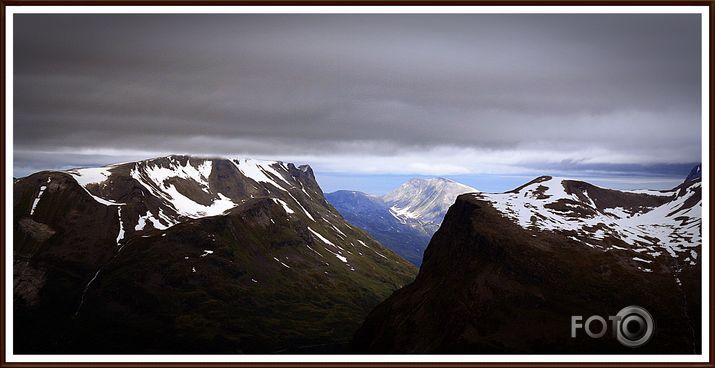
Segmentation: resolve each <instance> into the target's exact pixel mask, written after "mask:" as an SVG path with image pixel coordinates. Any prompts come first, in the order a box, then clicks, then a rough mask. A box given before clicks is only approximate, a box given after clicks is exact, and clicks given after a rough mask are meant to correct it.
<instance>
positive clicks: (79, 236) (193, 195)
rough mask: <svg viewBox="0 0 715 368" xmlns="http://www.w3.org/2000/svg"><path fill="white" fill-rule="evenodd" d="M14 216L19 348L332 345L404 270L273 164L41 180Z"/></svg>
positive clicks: (176, 164)
mask: <svg viewBox="0 0 715 368" xmlns="http://www.w3.org/2000/svg"><path fill="white" fill-rule="evenodd" d="M13 214H14V219H13V220H14V228H13V239H14V242H13V263H14V284H13V288H14V289H13V292H14V326H15V329H14V331H15V332H14V341H15V351H16V352H19V353H270V352H316V351H317V352H333V351H341V349H344V347H345V344H346V342H347V341H348V340H349V338H350V336H351V335H352V334H353V333H354V331H355V330H356V329H357V327H359V325H360V323H361V321H362V320H363V319H364V317H365V316H366V315H367V313H368V312H369V311H370V310H371V309H372V308H373V307H374V306H375V305H376V304H377V303H379V302H380V301H382V300H384V299H385V298H386V297H387V296H389V295H390V293H391V292H392V291H394V290H395V289H397V288H399V287H401V286H403V285H405V284H406V283H408V282H409V281H411V280H412V279H413V278H414V275H415V273H416V269H415V267H414V266H412V265H411V264H409V263H408V262H407V261H405V260H403V259H402V258H400V257H399V256H397V255H396V254H394V253H393V252H392V251H390V250H388V249H386V248H384V247H382V246H381V245H380V244H378V243H377V242H375V241H374V240H372V239H371V238H370V237H369V236H368V235H367V234H366V233H365V232H364V231H362V230H360V229H357V228H355V227H353V226H351V225H349V224H348V223H347V222H346V221H345V220H344V219H343V218H342V217H341V216H340V214H338V213H337V211H335V209H334V208H333V207H332V206H330V205H329V204H328V202H327V201H326V200H325V198H324V196H323V192H322V190H321V189H320V187H319V185H318V183H317V182H316V180H315V177H314V175H313V172H312V170H311V168H310V167H309V166H298V167H296V166H294V165H293V164H285V163H282V162H273V161H257V160H251V159H238V158H231V159H229V158H197V157H188V156H167V157H162V158H156V159H150V160H144V161H138V162H129V163H122V164H116V165H111V166H107V167H100V168H84V169H74V170H67V171H45V172H39V173H35V174H33V175H30V176H28V177H25V178H20V179H18V180H17V181H16V182H15V184H14V188H13Z"/></svg>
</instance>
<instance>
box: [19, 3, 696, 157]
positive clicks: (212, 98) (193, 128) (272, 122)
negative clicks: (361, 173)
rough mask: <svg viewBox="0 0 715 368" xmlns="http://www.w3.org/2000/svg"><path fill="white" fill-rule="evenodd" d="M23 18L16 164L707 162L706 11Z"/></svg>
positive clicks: (21, 23) (21, 22)
mask: <svg viewBox="0 0 715 368" xmlns="http://www.w3.org/2000/svg"><path fill="white" fill-rule="evenodd" d="M14 24H15V30H14V32H15V33H14V37H15V40H14V42H15V50H14V53H15V54H14V58H15V59H14V65H15V73H14V78H15V81H14V82H15V87H14V88H15V90H14V91H15V93H14V97H15V101H14V104H15V106H14V108H15V120H14V140H15V142H14V143H15V156H16V159H15V162H16V165H17V166H24V167H38V168H39V167H43V165H44V166H45V167H49V166H53V165H54V166H57V165H60V164H59V163H58V162H62V160H63V159H62V158H61V157H67V158H66V160H67V162H65V163H64V164H71V163H73V162H76V161H77V160H78V159H77V158H76V156H77V155H80V156H81V155H82V154H83V153H84V154H85V155H86V156H87V157H94V155H96V154H98V153H101V154H102V155H104V156H101V157H115V158H116V159H119V158H120V157H134V156H141V152H176V153H203V154H248V155H258V156H273V157H275V158H281V157H283V156H285V157H303V158H311V157H312V158H320V160H328V161H329V160H330V159H329V157H336V159H335V160H347V161H349V160H353V161H354V160H355V159H359V158H360V157H361V156H371V157H375V158H376V159H378V158H379V157H380V156H383V155H384V156H387V155H390V156H396V157H401V156H404V157H405V158H406V159H409V160H413V161H414V160H417V161H419V160H421V158H420V155H419V153H420V152H422V153H424V154H425V155H428V154H432V155H434V152H437V151H439V152H442V153H444V152H455V154H458V155H460V156H461V157H465V155H464V152H465V150H466V151H468V152H472V154H473V156H474V159H477V160H478V159H479V158H480V157H481V158H482V159H483V160H486V161H487V162H485V163H484V164H485V165H487V166H489V165H490V164H493V163H496V164H498V165H521V166H529V165H532V164H534V163H539V162H552V161H565V162H566V161H568V162H582V161H583V162H588V163H605V164H608V163H618V164H659V163H664V164H673V163H676V164H677V163H685V162H696V161H699V160H700V148H701V133H700V129H701V128H700V104H701V102H700V100H701V95H700V88H701V85H700V83H701V74H700V62H701V61H700V21H699V16H698V15H684V14H681V15H672V14H671V15H658V14H641V15H638V14H630V15H603V14H600V15H599V14H593V15H574V14H569V15H466V14H461V15H454V14H451V15H227V14H226V15H16V16H15V20H14ZM445 150H446V151H445ZM56 152H65V153H66V156H62V155H59V156H58V155H57V154H56ZM430 152H431V153H430ZM445 156H449V155H448V154H445ZM467 156H468V157H470V159H471V156H469V155H467ZM58 157H59V158H58ZM73 157H74V158H73ZM87 159H88V158H85V160H87ZM94 159H95V160H96V159H97V158H96V157H95V158H94ZM423 159H424V161H425V162H426V163H427V164H435V165H436V164H439V163H440V160H439V159H435V158H434V157H431V158H423ZM73 160H74V161H73ZM320 160H318V161H320ZM443 160H444V161H446V163H449V164H451V163H452V161H454V160H453V159H452V158H451V157H443ZM489 160H492V161H494V162H489ZM79 161H81V160H79ZM321 162H322V161H321ZM394 162H395V165H401V164H400V161H399V160H396V161H394ZM354 165H358V163H354ZM327 166H330V165H327V164H326V167H327ZM333 166H335V165H333ZM348 166H349V165H348ZM463 166H469V165H467V164H466V163H465V164H464V165H463ZM331 167H332V166H331ZM332 169H334V168H332ZM383 169H384V170H385V171H389V170H390V168H389V167H384V168H383ZM466 169H467V170H472V169H475V168H474V167H468V168H466Z"/></svg>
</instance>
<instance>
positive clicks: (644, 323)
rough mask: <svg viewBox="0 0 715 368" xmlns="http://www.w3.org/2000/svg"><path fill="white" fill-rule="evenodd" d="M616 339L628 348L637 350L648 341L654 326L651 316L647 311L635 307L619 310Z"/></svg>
mask: <svg viewBox="0 0 715 368" xmlns="http://www.w3.org/2000/svg"><path fill="white" fill-rule="evenodd" d="M616 316H617V317H618V319H617V321H618V326H617V328H616V338H617V339H618V342H620V343H621V344H623V346H627V347H629V348H637V347H639V346H641V345H643V344H645V343H646V342H648V340H650V338H651V336H653V330H654V329H655V325H654V322H653V316H651V315H650V313H648V311H647V310H645V309H644V308H641V307H639V306H636V305H631V306H628V307H625V308H623V309H621V310H620V311H619V312H618V314H616Z"/></svg>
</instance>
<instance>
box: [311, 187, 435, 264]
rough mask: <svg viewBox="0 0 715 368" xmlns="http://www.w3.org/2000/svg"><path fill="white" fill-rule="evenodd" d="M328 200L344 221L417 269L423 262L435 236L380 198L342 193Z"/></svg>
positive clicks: (328, 197)
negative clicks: (396, 214) (401, 216)
mask: <svg viewBox="0 0 715 368" xmlns="http://www.w3.org/2000/svg"><path fill="white" fill-rule="evenodd" d="M325 198H326V199H327V200H328V202H330V204H332V205H333V207H335V209H337V210H338V212H340V214H341V215H343V217H344V218H345V220H347V221H348V222H349V223H351V224H352V225H354V226H357V227H359V228H361V229H363V230H365V231H367V232H368V234H370V236H371V237H372V238H373V239H375V240H377V241H379V242H380V244H382V245H384V246H386V247H388V248H390V249H392V250H393V251H394V252H395V253H397V254H399V255H400V256H402V257H403V258H405V259H406V260H408V261H410V262H412V263H413V264H415V265H417V266H419V265H420V263H422V253H424V250H425V248H426V247H427V244H428V243H429V240H430V238H431V235H432V234H425V233H424V231H422V230H421V228H420V229H416V228H414V227H412V226H410V225H408V224H407V223H406V222H405V221H404V220H402V219H400V218H398V217H396V216H395V215H394V214H393V213H392V212H391V211H390V207H389V206H388V205H387V204H385V202H383V201H382V199H381V198H380V197H378V196H373V195H369V194H365V193H362V192H356V191H349V190H340V191H337V192H334V193H328V194H326V195H325Z"/></svg>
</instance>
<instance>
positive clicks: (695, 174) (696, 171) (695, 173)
mask: <svg viewBox="0 0 715 368" xmlns="http://www.w3.org/2000/svg"><path fill="white" fill-rule="evenodd" d="M702 174H703V172H702V164H697V165H695V167H693V168H692V170H690V173H689V174H688V176H687V177H686V178H685V181H684V183H687V182H689V181H693V180H698V179H700V178H702Z"/></svg>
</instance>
